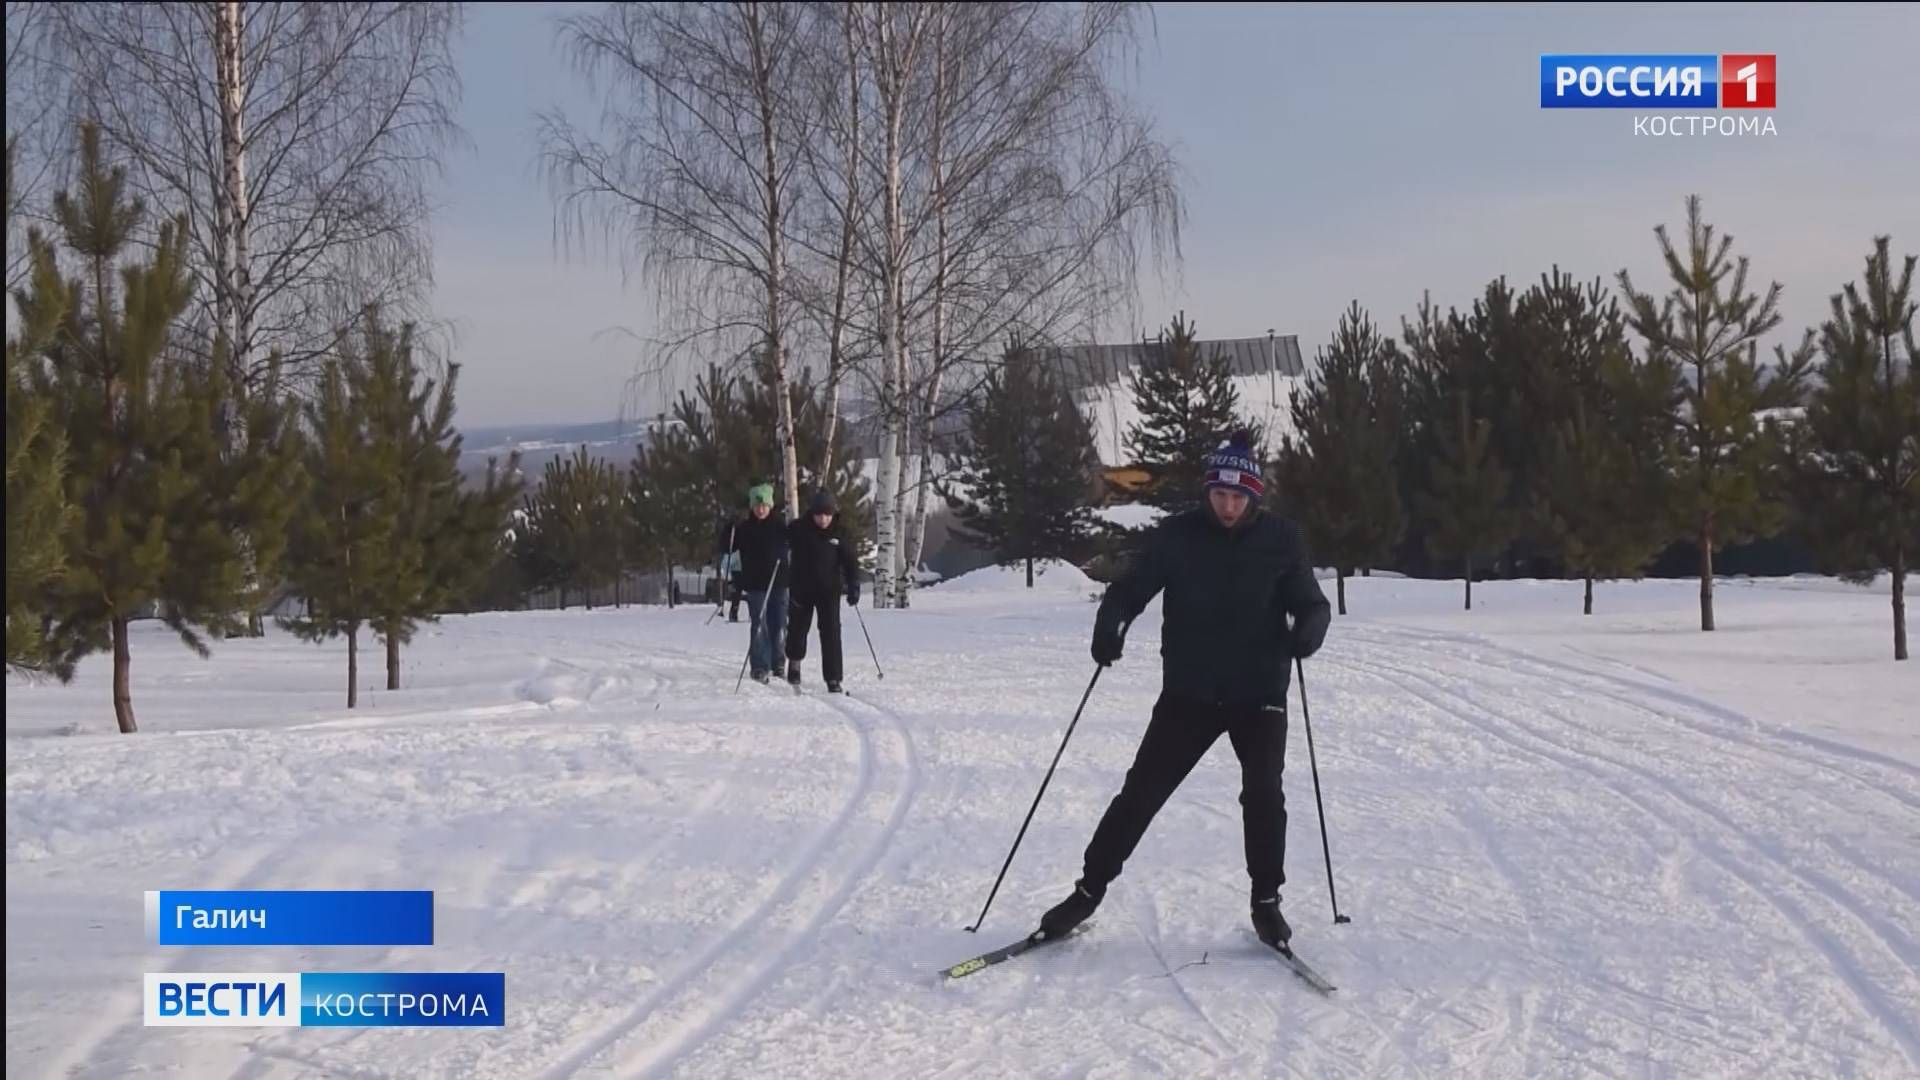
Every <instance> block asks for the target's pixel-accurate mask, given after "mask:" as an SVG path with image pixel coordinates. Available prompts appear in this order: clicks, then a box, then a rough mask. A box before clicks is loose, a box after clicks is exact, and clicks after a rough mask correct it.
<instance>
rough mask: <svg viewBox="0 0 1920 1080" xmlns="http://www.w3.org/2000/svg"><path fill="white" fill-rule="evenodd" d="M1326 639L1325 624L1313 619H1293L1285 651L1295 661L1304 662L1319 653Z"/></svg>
mask: <svg viewBox="0 0 1920 1080" xmlns="http://www.w3.org/2000/svg"><path fill="white" fill-rule="evenodd" d="M1326 638H1327V624H1326V623H1324V622H1320V621H1318V620H1313V619H1295V620H1294V621H1293V629H1292V631H1291V632H1290V633H1288V635H1287V651H1288V652H1289V653H1291V654H1292V655H1293V658H1294V659H1295V660H1305V659H1307V658H1308V657H1310V656H1312V655H1313V654H1314V653H1317V652H1319V651H1320V646H1321V644H1322V643H1323V642H1325V641H1326Z"/></svg>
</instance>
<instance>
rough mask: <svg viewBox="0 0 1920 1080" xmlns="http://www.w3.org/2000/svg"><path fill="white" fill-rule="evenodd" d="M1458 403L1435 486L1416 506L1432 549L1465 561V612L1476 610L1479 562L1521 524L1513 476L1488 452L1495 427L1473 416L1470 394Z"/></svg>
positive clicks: (1445, 428) (1446, 429)
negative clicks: (1510, 502)
mask: <svg viewBox="0 0 1920 1080" xmlns="http://www.w3.org/2000/svg"><path fill="white" fill-rule="evenodd" d="M1456 400H1457V402H1458V409H1457V411H1456V414H1455V416H1454V418H1453V419H1451V420H1450V421H1448V422H1446V423H1443V424H1442V425H1441V427H1440V431H1439V434H1440V443H1439V448H1438V454H1437V456H1436V457H1435V459H1434V461H1433V463H1432V468H1433V481H1432V485H1431V486H1430V487H1429V488H1428V490H1427V491H1426V492H1424V493H1422V494H1421V495H1420V496H1418V503H1419V508H1420V512H1421V513H1422V514H1423V515H1425V516H1426V518H1427V520H1428V522H1429V523H1430V525H1431V531H1430V532H1429V533H1428V534H1427V548H1428V550H1429V551H1431V552H1432V553H1433V555H1434V556H1435V557H1436V558H1441V559H1459V560H1461V561H1462V562H1463V564H1464V570H1465V575H1466V579H1467V596H1466V610H1468V611H1472V610H1473V571H1474V565H1475V563H1476V562H1479V561H1480V560H1483V559H1485V558H1488V557H1491V556H1493V555H1495V554H1497V553H1498V552H1499V551H1500V550H1501V549H1502V548H1503V547H1505V546H1506V544H1507V542H1508V541H1509V540H1511V539H1512V537H1513V534H1514V533H1515V531H1516V525H1517V522H1516V521H1515V520H1514V515H1513V513H1512V511H1510V510H1509V509H1508V507H1507V497H1508V494H1509V492H1510V490H1511V488H1512V485H1513V477H1512V474H1511V473H1510V472H1508V470H1507V468H1506V467H1505V466H1504V465H1502V464H1501V463H1500V461H1499V459H1498V458H1497V457H1495V456H1494V454H1493V452H1492V451H1491V449H1490V444H1491V441H1492V437H1493V424H1492V423H1491V422H1490V421H1488V420H1486V419H1476V418H1474V417H1473V415H1472V413H1471V411H1470V409H1469V407H1468V400H1467V395H1466V394H1464V393H1461V394H1459V395H1457V397H1456Z"/></svg>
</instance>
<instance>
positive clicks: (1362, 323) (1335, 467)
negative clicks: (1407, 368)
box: [1279, 301, 1406, 615]
mask: <svg viewBox="0 0 1920 1080" xmlns="http://www.w3.org/2000/svg"><path fill="white" fill-rule="evenodd" d="M1403 364H1404V361H1403V360H1402V359H1401V357H1400V355H1399V350H1398V349H1396V348H1395V347H1394V344H1393V342H1392V341H1390V340H1388V339H1386V338H1384V337H1382V336H1381V335H1380V332H1379V331H1378V330H1377V329H1376V328H1375V327H1374V325H1373V321H1372V319H1370V318H1368V316H1367V314H1366V312H1364V311H1362V310H1361V309H1360V304H1359V302H1358V301H1355V302H1353V304H1352V305H1351V306H1350V307H1348V309H1347V311H1346V312H1345V313H1344V314H1343V315H1342V316H1341V318H1340V325H1339V327H1338V328H1337V329H1336V330H1335V331H1334V336H1333V341H1332V343H1331V345H1330V346H1329V348H1327V349H1325V350H1323V351H1322V352H1321V354H1320V356H1319V357H1318V363H1317V364H1316V365H1315V370H1314V371H1312V372H1311V373H1309V374H1308V376H1307V378H1306V380H1305V383H1304V385H1303V386H1302V387H1301V388H1299V389H1298V390H1296V391H1295V392H1294V396H1293V404H1292V410H1293V425H1294V434H1293V435H1291V436H1289V437H1288V438H1287V439H1286V441H1285V442H1284V443H1283V445H1282V448H1281V451H1280V460H1279V472H1280V478H1281V484H1280V488H1281V492H1282V493H1283V494H1284V495H1285V496H1286V497H1287V498H1288V499H1289V501H1290V502H1291V503H1292V505H1293V506H1294V507H1295V509H1296V512H1297V513H1298V515H1299V517H1300V518H1301V520H1302V523H1303V524H1304V526H1305V528H1306V530H1307V537H1308V541H1309V544H1310V545H1311V547H1312V549H1313V551H1314V553H1315V554H1316V555H1318V556H1319V557H1320V558H1321V559H1323V560H1325V561H1327V562H1330V563H1332V564H1333V566H1334V569H1335V572H1336V574H1337V575H1338V581H1337V583H1336V593H1337V595H1338V602H1339V609H1340V614H1342V615H1345V614H1346V613H1347V578H1348V577H1350V576H1352V574H1353V573H1354V572H1355V571H1356V570H1359V569H1361V568H1368V567H1372V566H1374V565H1376V564H1378V563H1380V562H1383V561H1384V560H1386V559H1387V558H1388V557H1389V556H1390V555H1391V554H1392V552H1393V548H1394V546H1395V545H1396V544H1398V543H1399V542H1400V536H1401V534H1402V533H1403V532H1404V531H1405V530H1406V511H1405V507H1404V505H1403V504H1402V502H1401V499H1400V486H1399V478H1398V476H1397V474H1396V471H1395V458H1396V456H1397V454H1398V452H1399V448H1398V446H1397V445H1396V443H1397V441H1398V435H1399V431H1398V426H1397V425H1398V420H1397V418H1396V417H1395V416H1394V415H1393V412H1394V409H1395V403H1396V402H1397V400H1398V396H1397V390H1396V389H1395V387H1394V386H1393V385H1392V384H1393V383H1395V382H1396V381H1397V380H1398V378H1399V374H1398V373H1399V370H1400V368H1401V367H1402V366H1403Z"/></svg>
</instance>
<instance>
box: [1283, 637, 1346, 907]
mask: <svg viewBox="0 0 1920 1080" xmlns="http://www.w3.org/2000/svg"><path fill="white" fill-rule="evenodd" d="M1293 666H1294V670H1295V671H1296V672H1297V673H1298V677H1299V680H1300V722H1301V723H1302V724H1303V725H1304V726H1305V727H1306V729H1307V764H1308V765H1309V766H1310V767H1312V769H1313V808H1314V809H1315V810H1316V811H1318V812H1319V814H1320V854H1321V856H1322V857H1324V858H1325V859H1326V861H1327V899H1328V900H1329V901H1331V902H1332V903H1333V921H1334V924H1335V925H1336V926H1337V925H1339V924H1340V923H1345V922H1352V921H1353V920H1352V919H1349V918H1347V917H1346V916H1345V915H1342V914H1340V898H1339V897H1338V896H1336V895H1334V891H1333V853H1332V849H1330V848H1329V847H1328V846H1327V808H1326V805H1325V804H1324V803H1322V802H1321V801H1320V763H1319V761H1317V760H1316V759H1315V758H1314V755H1313V714H1312V713H1311V712H1309V711H1308V710H1307V666H1306V664H1305V663H1304V662H1302V661H1301V660H1299V659H1298V658H1295V660H1294V661H1293Z"/></svg>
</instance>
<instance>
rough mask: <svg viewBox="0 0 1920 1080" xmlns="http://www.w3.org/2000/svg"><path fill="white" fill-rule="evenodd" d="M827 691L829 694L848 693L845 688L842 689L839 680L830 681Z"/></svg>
mask: <svg viewBox="0 0 1920 1080" xmlns="http://www.w3.org/2000/svg"><path fill="white" fill-rule="evenodd" d="M827 693H829V694H844V693H846V691H845V690H842V689H840V684H839V683H837V682H830V683H828V684H827Z"/></svg>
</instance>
